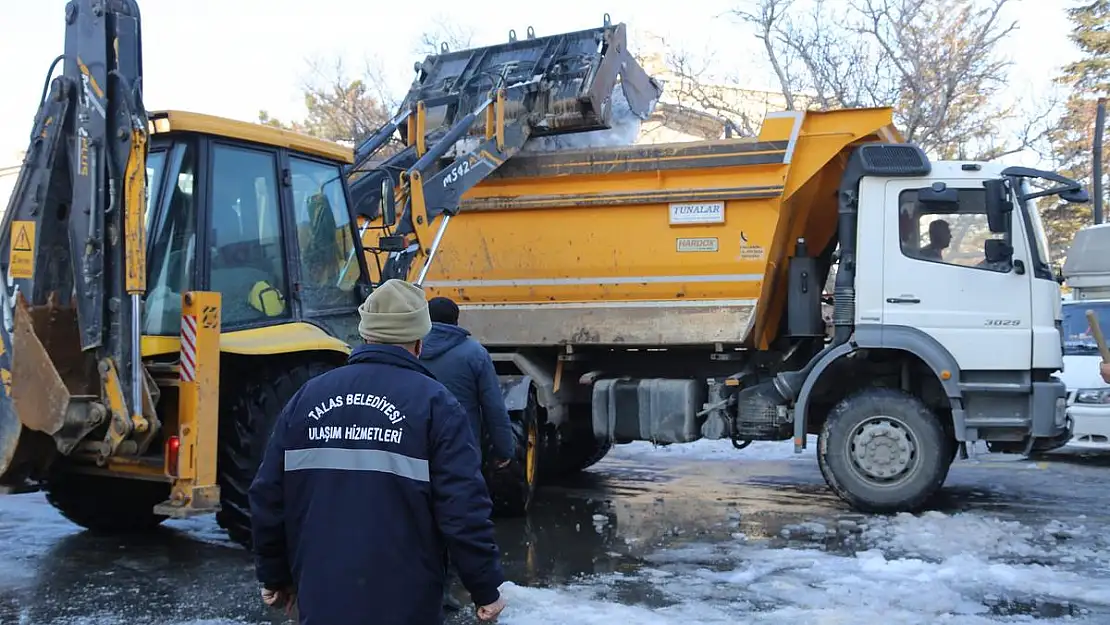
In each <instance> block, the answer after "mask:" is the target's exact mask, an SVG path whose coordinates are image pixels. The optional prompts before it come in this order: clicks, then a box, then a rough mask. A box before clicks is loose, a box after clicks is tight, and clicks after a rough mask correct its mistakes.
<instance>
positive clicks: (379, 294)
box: [358, 280, 432, 345]
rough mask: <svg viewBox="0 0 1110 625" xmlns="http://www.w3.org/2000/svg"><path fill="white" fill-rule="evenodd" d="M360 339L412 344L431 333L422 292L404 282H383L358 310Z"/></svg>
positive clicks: (388, 343)
mask: <svg viewBox="0 0 1110 625" xmlns="http://www.w3.org/2000/svg"><path fill="white" fill-rule="evenodd" d="M358 314H359V316H360V317H361V318H362V319H361V321H360V322H359V324H358V333H359V334H360V335H361V336H362V338H363V339H365V340H367V341H373V342H375V343H384V344H387V345H399V344H403V343H415V342H416V341H419V340H420V339H422V338H424V337H425V336H426V335H427V334H428V332H430V331H431V330H432V321H431V319H430V318H429V317H428V301H427V299H426V297H425V295H424V290H423V289H421V288H420V287H418V286H416V285H414V284H412V283H409V282H405V281H404V280H387V281H385V282H384V283H382V284H380V285H379V286H378V288H376V289H374V291H373V292H372V293H370V296H369V297H367V298H366V301H365V302H363V303H362V305H361V306H359V307H358Z"/></svg>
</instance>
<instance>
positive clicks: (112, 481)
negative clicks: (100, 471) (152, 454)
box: [45, 473, 170, 534]
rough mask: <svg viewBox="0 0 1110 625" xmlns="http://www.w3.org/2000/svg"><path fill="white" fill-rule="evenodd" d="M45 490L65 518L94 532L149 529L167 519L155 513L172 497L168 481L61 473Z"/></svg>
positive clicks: (122, 531) (136, 531)
mask: <svg viewBox="0 0 1110 625" xmlns="http://www.w3.org/2000/svg"><path fill="white" fill-rule="evenodd" d="M45 490H46V501H48V502H49V503H50V505H52V506H54V508H55V509H56V510H57V511H58V512H60V513H61V515H62V516H63V517H65V518H66V519H68V520H69V521H71V522H73V523H75V524H77V525H80V526H81V527H83V528H85V529H87V530H89V531H91V532H96V533H103V534H126V533H140V532H149V531H151V530H153V529H154V528H156V527H158V525H159V524H161V523H162V521H165V520H166V518H167V517H165V516H162V515H160V514H154V506H156V505H158V504H160V503H162V502H164V501H166V500H167V499H169V496H170V485H169V483H168V482H152V481H147V480H138V479H127V478H119V477H103V476H99V475H86V474H83V473H60V474H57V475H56V476H54V477H52V478H51V479H50V480H49V481H48V482H47V485H46V488H45Z"/></svg>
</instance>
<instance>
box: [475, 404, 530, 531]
mask: <svg viewBox="0 0 1110 625" xmlns="http://www.w3.org/2000/svg"><path fill="white" fill-rule="evenodd" d="M510 416H511V418H512V428H513V436H514V437H515V438H516V442H517V445H516V455H515V457H514V458H513V460H512V462H510V463H509V466H507V467H505V468H503V469H496V468H494V467H493V466H492V465H490V464H487V465H486V484H487V485H488V487H489V495H490V500H491V501H492V503H493V515H494V516H496V517H521V516H526V515H527V514H528V510H529V508H531V505H532V500H533V499H535V494H536V484H537V483H538V482H539V481H540V479H541V478H540V475H541V471H540V467H541V466H542V462H543V458H541V457H539V455H538V454H540V453H541V450H542V449H543V445H542V444H540V441H539V440H537V445H536V448H535V453H536V454H537V458H536V473H535V475H534V476H533V477H534V479H533V480H532V483H531V484H529V483H528V479H527V471H526V468H525V467H526V463H527V456H528V447H527V446H528V430H527V428H528V427H529V425H531V426H532V427H535V428H537V432H540V431H542V427H541V424H540V423H539V409H538V403H537V400H536V395H535V389H534V388H532V389H530V390H529V394H528V404H527V406H526V407H525V409H524V410H522V411H520V412H519V413H517V414H511V415H510Z"/></svg>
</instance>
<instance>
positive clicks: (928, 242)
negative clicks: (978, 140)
mask: <svg viewBox="0 0 1110 625" xmlns="http://www.w3.org/2000/svg"><path fill="white" fill-rule="evenodd" d="M958 196H959V200H958V201H957V202H956V203H954V204H943V205H937V204H926V203H923V202H920V201H918V198H917V190H916V189H908V190H906V191H903V192H902V193H901V194H900V195H899V198H898V206H899V209H898V210H899V213H898V224H899V228H898V230H899V232H898V237H899V245H900V247H901V249H902V253H903V254H905V255H906V256H908V257H910V258H913V259H916V260H922V261H928V262H936V263H943V264H946V265H959V266H962V267H971V268H975V269H985V270H987V271H997V272H1003V273H1004V272H1008V271H1010V269H1011V262H1010V261H1009V260H1000V259H998V258H996V257H994V255H993V254H991V253H990V251H991V249H992V248H993V246H995V245H997V244H992V243H988V241H990V240H992V239H998V240H1004V239H1005V235H1004V234H994V233H992V232H991V231H990V228H988V227H987V212H986V191H984V190H982V189H960V190H959V194H958Z"/></svg>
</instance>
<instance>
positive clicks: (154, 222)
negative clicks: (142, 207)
mask: <svg viewBox="0 0 1110 625" xmlns="http://www.w3.org/2000/svg"><path fill="white" fill-rule="evenodd" d="M167 154H168V155H169V167H170V175H169V178H167V179H166V181H167V184H169V185H170V186H169V188H167V189H166V193H165V194H164V195H165V197H163V198H162V204H161V206H160V208H159V210H153V209H152V208H151V207H152V206H153V204H152V203H153V202H155V201H156V200H157V197H158V189H157V186H155V185H158V184H160V182H159V181H160V180H161V179H162V177H161V175H160V171H159V169H160V167H161V165H162V163H163V162H164V160H165V158H166V155H167ZM152 156H153V155H152ZM160 156H161V157H162V161H158V160H155V159H148V160H147V165H148V167H150V166H153V167H154V171H155V173H150V171H149V170H148V176H149V178H148V180H149V181H150V185H151V188H150V196H149V199H148V211H150V212H149V217H148V220H147V222H148V232H147V239H148V241H149V242H150V256H149V258H148V259H147V271H148V272H149V278H148V283H147V297H146V306H145V308H144V319H143V333H144V334H150V335H162V336H167V335H176V334H177V333H178V332H179V331H180V329H181V293H182V291H185V290H188V289H190V288H191V287H192V284H191V282H192V281H191V278H192V275H193V267H194V266H195V261H196V230H195V228H194V224H195V223H196V195H195V193H194V180H195V174H196V152H195V151H194V149H193V146H192V144H189V143H179V144H177V145H175V146H174V147H173V150H172V151H171V152H168V153H167V152H161V153H160Z"/></svg>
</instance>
